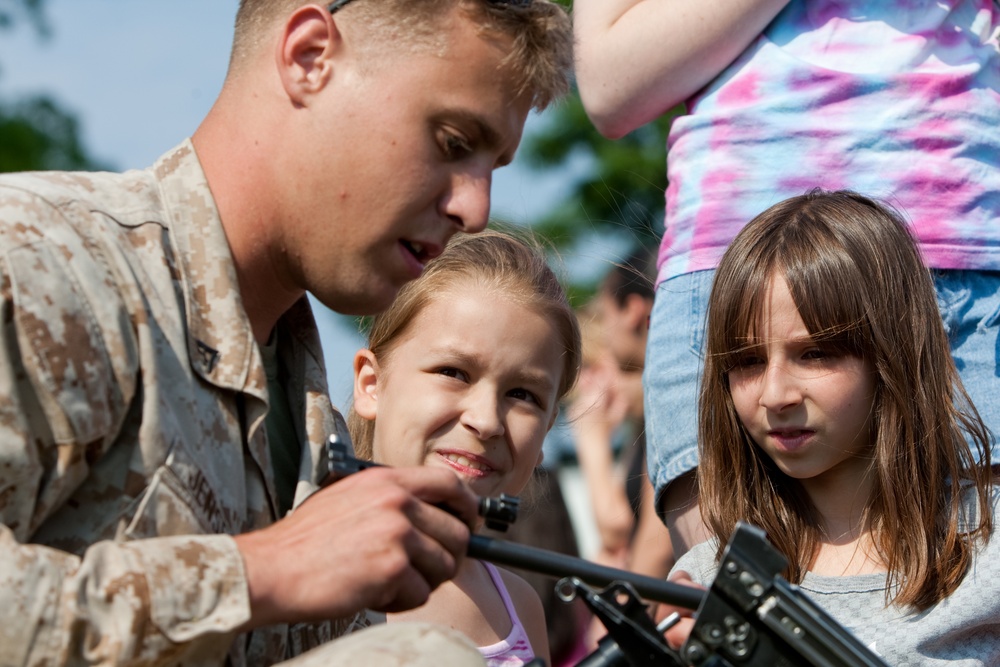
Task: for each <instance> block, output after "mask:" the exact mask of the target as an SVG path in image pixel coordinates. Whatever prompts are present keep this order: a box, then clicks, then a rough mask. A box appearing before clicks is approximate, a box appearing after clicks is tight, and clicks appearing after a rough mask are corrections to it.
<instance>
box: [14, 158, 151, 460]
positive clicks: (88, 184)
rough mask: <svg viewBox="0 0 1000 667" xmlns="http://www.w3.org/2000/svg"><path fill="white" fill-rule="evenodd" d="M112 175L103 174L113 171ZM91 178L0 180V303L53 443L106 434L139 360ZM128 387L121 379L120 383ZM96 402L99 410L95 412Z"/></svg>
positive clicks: (60, 176) (59, 174) (55, 175)
mask: <svg viewBox="0 0 1000 667" xmlns="http://www.w3.org/2000/svg"><path fill="white" fill-rule="evenodd" d="M113 176H114V175H108V177H113ZM98 181H101V178H100V177H99V175H85V174H72V173H62V172H52V173H39V174H15V175H12V176H6V177H3V178H0V248H2V250H0V300H2V302H3V308H4V309H5V311H6V315H5V317H7V318H9V320H8V322H9V323H10V324H9V325H8V329H7V331H6V332H5V333H6V335H7V336H9V340H8V342H7V346H8V352H9V353H10V354H11V355H12V356H16V357H17V360H18V363H20V364H23V369H22V370H23V372H24V373H26V374H27V376H28V377H29V378H30V379H31V383H32V386H33V390H34V391H35V392H36V393H37V394H38V399H39V401H40V402H41V404H42V408H43V410H45V411H46V412H47V414H48V417H49V418H50V420H52V424H51V425H52V427H53V430H54V433H53V436H54V437H55V439H56V441H74V440H75V441H77V442H90V441H93V440H96V439H97V438H100V437H102V436H104V435H107V434H108V433H109V431H110V429H111V427H112V422H113V420H114V418H113V417H112V413H114V412H115V411H116V410H115V408H114V407H113V406H114V405H117V404H120V403H122V402H123V401H124V398H123V396H122V395H121V389H122V387H121V386H119V384H118V382H120V381H125V378H129V377H131V376H132V375H134V371H135V368H136V366H137V363H138V361H137V356H136V353H135V344H134V339H133V338H134V337H133V335H132V325H131V318H130V315H129V313H128V310H127V308H126V305H125V298H124V296H123V294H122V291H121V286H120V284H119V280H118V271H117V270H116V269H115V265H114V261H113V260H112V258H111V257H109V252H108V247H110V246H111V245H112V244H113V241H112V240H109V238H108V237H107V236H106V234H105V232H104V231H103V225H101V224H95V223H94V222H93V219H94V218H95V216H97V215H99V213H98V212H97V209H98V206H97V204H96V201H95V200H94V199H92V195H94V193H95V188H96V187H97V182H98ZM126 384H127V381H126ZM102 406H103V407H104V408H107V409H106V410H105V409H101V408H102Z"/></svg>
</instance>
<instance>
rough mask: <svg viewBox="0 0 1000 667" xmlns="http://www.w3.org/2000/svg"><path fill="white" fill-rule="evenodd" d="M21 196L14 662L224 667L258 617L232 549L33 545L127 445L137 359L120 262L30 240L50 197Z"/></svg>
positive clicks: (4, 609)
mask: <svg viewBox="0 0 1000 667" xmlns="http://www.w3.org/2000/svg"><path fill="white" fill-rule="evenodd" d="M13 199H14V198H12V197H7V198H6V199H5V200H3V201H0V220H2V221H3V224H0V665H29V664H30V665H59V664H97V665H126V664H142V665H156V664H164V663H170V664H184V665H209V664H213V665H218V664H221V663H222V661H223V659H224V658H223V657H224V655H225V653H226V651H227V650H228V649H229V646H230V644H231V643H232V636H233V631H234V630H235V628H237V627H239V626H240V625H241V624H242V623H244V622H245V621H246V620H247V619H248V617H249V599H248V591H247V589H246V582H245V578H244V573H243V564H242V559H241V557H240V555H239V552H238V550H237V549H236V545H235V542H234V541H233V540H232V538H230V537H227V536H198V537H169V538H156V539H149V540H138V541H134V542H127V543H118V542H96V543H91V542H93V541H95V540H96V539H97V538H94V539H93V540H89V539H87V536H86V534H84V533H81V534H80V536H79V537H80V539H79V544H76V545H67V546H66V548H68V549H69V548H71V549H72V551H73V552H74V553H69V552H67V551H61V550H58V549H54V548H50V547H46V546H41V545H39V544H32V543H31V542H32V539H33V538H34V536H35V534H36V532H37V531H38V530H39V527H41V526H43V525H44V523H45V521H46V519H48V518H49V517H51V516H52V514H53V513H54V512H56V511H58V509H59V508H60V507H62V506H64V505H66V504H67V503H68V502H70V499H71V497H72V495H73V492H74V491H75V490H76V489H78V488H79V487H80V485H81V484H82V483H83V482H84V480H86V479H87V476H88V474H89V471H90V470H91V465H92V464H93V462H94V461H96V460H98V459H100V458H101V457H102V456H103V455H104V454H105V453H106V452H107V450H108V448H109V447H111V445H112V443H113V442H114V441H115V439H116V437H117V434H118V431H119V430H120V429H121V427H122V423H123V421H124V420H125V419H126V414H127V411H128V406H129V405H130V403H131V399H132V397H133V395H134V393H135V391H136V388H135V383H136V381H137V377H138V362H137V354H138V353H137V352H136V349H135V342H134V335H133V334H132V326H131V322H130V318H129V314H128V311H127V309H126V308H125V307H124V306H123V304H122V299H121V296H120V295H119V294H118V293H117V291H116V288H115V286H114V285H113V281H111V280H110V279H109V275H108V271H107V269H106V266H103V265H102V264H101V262H99V261H96V260H94V261H90V260H88V261H89V262H90V263H87V264H83V265H80V264H79V263H77V261H76V260H78V259H79V257H80V256H81V255H84V254H87V249H86V248H83V247H81V244H79V243H78V244H77V245H76V246H74V245H72V239H70V242H69V243H67V244H65V245H64V244H61V243H55V242H52V241H51V238H52V232H51V231H50V229H49V228H46V229H45V231H44V232H41V231H38V230H32V229H31V225H32V224H33V223H31V222H30V220H29V218H31V219H34V218H37V217H39V215H38V214H39V212H38V211H37V210H32V208H31V207H32V206H36V207H37V206H38V203H37V200H36V199H33V198H30V197H24V198H23V199H22V200H19V201H16V202H14V203H13V204H12V200H13ZM15 204H16V205H15ZM18 216H20V220H18ZM50 217H51V214H50ZM12 219H13V220H12ZM55 225H58V221H54V222H53V226H55ZM61 546H62V545H61ZM75 554H80V555H75Z"/></svg>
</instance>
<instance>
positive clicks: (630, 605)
mask: <svg viewBox="0 0 1000 667" xmlns="http://www.w3.org/2000/svg"><path fill="white" fill-rule="evenodd" d="M326 455H327V466H328V469H329V473H330V474H329V476H328V478H327V482H326V483H331V482H334V481H336V480H338V479H341V478H343V477H345V476H347V475H350V474H353V473H356V472H359V471H361V470H364V469H365V468H370V467H375V466H378V464H376V463H372V462H369V461H359V460H358V459H356V458H354V455H353V452H352V451H351V450H350V449H349V447H348V446H347V445H346V444H344V443H342V442H341V441H340V440H339V439H338V438H337V437H336V436H331V437H330V440H329V441H328V443H327V447H326ZM517 510H518V500H517V498H514V497H511V496H506V495H502V496H500V497H499V498H481V499H480V503H479V514H480V515H481V516H483V517H484V518H485V519H486V521H487V522H488V525H489V527H491V528H493V529H494V530H500V531H503V530H506V529H507V527H508V526H509V525H510V524H511V523H513V522H514V521H515V520H516V518H517ZM467 554H468V555H469V556H470V557H472V558H477V559H479V560H487V561H490V562H492V563H496V564H498V565H506V566H508V567H514V568H520V569H523V570H530V571H533V572H538V573H540V574H546V575H549V576H552V577H555V578H560V579H559V582H558V583H557V584H556V590H557V592H558V593H559V596H560V597H561V598H562V599H563V600H565V601H567V602H569V601H572V600H573V599H575V598H577V597H579V598H581V599H582V600H583V601H584V603H585V604H586V605H587V606H588V607H589V608H590V610H591V611H592V612H593V613H594V615H595V616H597V617H598V618H599V619H600V620H601V622H602V623H603V624H604V627H605V628H606V629H607V630H608V635H607V636H606V637H605V638H604V639H603V640H601V642H600V643H599V645H598V648H597V650H596V651H594V652H593V653H592V654H590V655H589V656H587V657H586V658H584V659H583V660H582V661H581V662H579V663H577V667H653V666H654V665H655V666H664V665H666V666H671V667H702V666H705V667H742V666H747V667H764V666H765V665H766V666H768V667H770V666H772V665H777V666H779V667H793V666H798V665H814V666H815V667H888V666H887V665H886V663H885V662H884V661H883V660H882V659H881V658H879V657H878V656H877V655H875V653H873V652H872V651H871V650H870V649H868V648H867V647H866V646H864V645H863V644H862V643H861V642H860V641H859V640H858V639H857V638H856V637H855V636H854V635H852V634H851V633H850V632H849V631H848V630H847V629H845V628H844V627H843V626H841V625H840V624H839V623H837V622H836V621H835V620H833V618H831V617H830V616H829V615H828V614H827V613H826V612H824V611H823V610H822V609H821V608H820V607H819V606H818V605H817V604H815V603H814V602H813V601H812V600H810V599H809V598H808V597H807V596H806V595H805V593H803V592H802V591H801V590H800V589H799V588H798V587H797V586H795V585H793V584H790V583H788V581H786V580H785V579H784V578H783V577H782V576H781V574H780V573H781V572H782V571H783V570H784V569H785V567H786V566H787V564H788V561H787V559H786V558H785V557H784V556H783V555H781V553H779V552H778V551H777V550H776V549H775V548H774V547H773V546H772V545H771V544H770V543H769V542H768V541H767V539H766V536H765V534H764V532H763V531H762V530H760V529H759V528H756V527H754V526H751V525H749V524H746V523H740V524H739V525H737V527H736V530H735V531H734V532H733V535H732V536H731V538H730V540H729V543H728V544H727V546H726V549H725V552H724V553H723V555H722V560H721V562H720V565H719V573H718V575H716V577H715V580H714V581H713V582H712V586H711V588H710V589H709V590H708V591H707V592H704V591H701V590H698V589H695V588H691V587H688V586H681V585H679V584H673V583H670V582H666V581H661V580H659V579H654V578H652V577H645V576H642V575H639V574H635V573H633V572H628V571H626V570H619V569H616V568H611V567H605V566H602V565H597V564H596V563H591V562H590V561H586V560H583V559H581V558H574V557H572V556H566V555H564V554H558V553H555V552H551V551H546V550H545V549H538V548H534V547H529V546H525V545H521V544H515V543H513V542H508V541H504V540H498V539H493V538H489V537H485V536H482V535H473V536H472V537H471V538H470V539H469V547H468V550H467ZM588 584H589V586H588ZM590 586H603V587H604V588H603V589H602V590H595V589H593V588H591V587H590ZM644 600H646V601H655V602H663V603H666V604H669V605H673V606H675V607H680V608H683V609H693V610H697V615H696V620H695V624H694V628H693V629H692V631H691V634H690V637H689V638H688V640H687V642H686V643H685V644H684V646H682V647H681V648H680V649H679V650H677V649H674V648H672V647H671V646H670V645H669V644H668V643H667V641H666V639H665V638H664V636H663V633H664V632H666V630H667V629H668V628H669V627H670V625H671V624H672V623H674V622H676V620H677V619H678V617H677V615H676V614H675V615H673V616H672V617H671V618H668V619H666V621H665V622H664V623H662V624H660V625H659V626H656V625H655V624H654V623H653V620H652V618H651V617H650V616H649V614H648V613H647V609H646V604H645V603H644V602H643V601H644Z"/></svg>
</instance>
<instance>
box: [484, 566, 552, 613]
mask: <svg viewBox="0 0 1000 667" xmlns="http://www.w3.org/2000/svg"><path fill="white" fill-rule="evenodd" d="M494 567H496V566H494ZM496 571H497V572H498V573H499V574H500V579H501V581H503V585H504V587H505V588H506V589H507V594H508V595H509V596H510V601H511V604H513V605H514V608H515V609H517V613H518V616H522V610H525V611H528V612H531V611H534V610H536V609H537V611H538V614H539V615H540V616H544V614H542V601H541V598H539V597H538V593H537V592H536V591H535V589H534V588H532V587H531V584H529V583H528V582H527V581H526V580H525V579H524V578H522V577H521V576H519V575H516V574H514V573H513V572H511V571H510V570H505V569H504V568H502V567H496ZM521 620H522V621H525V622H526V621H527V619H525V618H523V616H522V619H521Z"/></svg>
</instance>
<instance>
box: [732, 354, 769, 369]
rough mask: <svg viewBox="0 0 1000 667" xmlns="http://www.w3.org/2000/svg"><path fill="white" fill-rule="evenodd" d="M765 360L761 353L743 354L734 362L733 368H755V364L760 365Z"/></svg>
mask: <svg viewBox="0 0 1000 667" xmlns="http://www.w3.org/2000/svg"><path fill="white" fill-rule="evenodd" d="M764 362H765V360H764V357H763V356H762V355H760V354H742V355H740V356H738V357H737V358H736V360H735V361H734V362H733V370H740V369H745V368H753V367H754V366H760V365H761V364H763V363H764Z"/></svg>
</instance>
